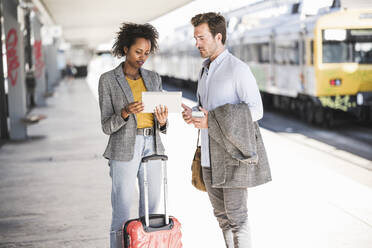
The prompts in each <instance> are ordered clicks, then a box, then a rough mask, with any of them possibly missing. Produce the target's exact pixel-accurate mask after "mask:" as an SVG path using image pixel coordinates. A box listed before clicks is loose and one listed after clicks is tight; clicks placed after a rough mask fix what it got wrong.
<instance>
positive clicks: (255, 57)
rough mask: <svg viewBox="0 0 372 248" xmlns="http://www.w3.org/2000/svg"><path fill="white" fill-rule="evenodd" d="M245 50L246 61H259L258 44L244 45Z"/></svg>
mask: <svg viewBox="0 0 372 248" xmlns="http://www.w3.org/2000/svg"><path fill="white" fill-rule="evenodd" d="M246 51H247V53H246V54H247V57H246V61H247V62H259V61H260V59H259V45H258V44H248V45H247V46H246Z"/></svg>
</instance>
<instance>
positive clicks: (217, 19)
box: [191, 12, 226, 44]
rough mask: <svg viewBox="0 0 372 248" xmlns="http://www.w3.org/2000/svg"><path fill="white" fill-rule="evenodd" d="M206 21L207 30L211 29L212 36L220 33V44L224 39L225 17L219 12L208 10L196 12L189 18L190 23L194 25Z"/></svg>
mask: <svg viewBox="0 0 372 248" xmlns="http://www.w3.org/2000/svg"><path fill="white" fill-rule="evenodd" d="M203 23H207V24H208V27H209V30H210V31H211V33H212V35H213V37H215V36H216V35H217V34H218V33H220V34H221V35H222V44H225V41H226V21H225V18H224V17H223V16H222V15H221V14H220V13H214V12H208V13H203V14H198V15H196V16H194V17H193V18H191V24H192V25H193V26H194V27H196V26H199V25H200V24H203Z"/></svg>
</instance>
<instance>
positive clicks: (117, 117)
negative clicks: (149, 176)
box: [98, 63, 168, 161]
mask: <svg viewBox="0 0 372 248" xmlns="http://www.w3.org/2000/svg"><path fill="white" fill-rule="evenodd" d="M122 66H123V63H121V64H120V65H119V66H118V67H116V68H115V69H113V70H111V71H108V72H106V73H103V74H102V75H101V77H100V79H99V85H98V95H99V106H100V109H101V125H102V130H103V132H104V133H105V134H107V135H110V138H109V141H108V144H107V147H106V150H105V152H104V154H103V156H104V157H105V158H107V159H112V160H120V161H130V160H132V158H133V153H134V145H135V141H136V135H137V117H136V115H134V114H131V115H129V119H128V120H127V121H125V120H124V119H123V118H122V117H121V110H122V109H123V108H124V106H126V105H127V104H129V103H131V102H134V98H133V94H132V90H131V88H130V86H129V84H128V82H127V80H126V79H125V76H124V72H123V69H122V68H123V67H122ZM140 73H141V76H142V79H143V81H144V83H145V86H146V88H147V90H148V91H162V85H161V78H160V76H159V74H157V73H156V72H153V71H149V70H145V69H142V68H141V69H140ZM167 126H168V123H167ZM162 132H163V133H166V128H165V129H164V130H163V131H162ZM155 133H156V145H157V146H156V150H157V153H158V154H164V146H163V144H162V143H161V140H160V136H159V127H157V128H156V131H155Z"/></svg>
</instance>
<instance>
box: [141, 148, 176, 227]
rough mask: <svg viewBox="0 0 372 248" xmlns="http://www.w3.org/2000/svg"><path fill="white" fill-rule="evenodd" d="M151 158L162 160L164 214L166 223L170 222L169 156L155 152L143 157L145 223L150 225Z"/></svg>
mask: <svg viewBox="0 0 372 248" xmlns="http://www.w3.org/2000/svg"><path fill="white" fill-rule="evenodd" d="M150 160H161V161H162V176H163V185H164V216H165V224H166V225H168V224H169V215H168V209H167V207H168V180H167V179H168V176H167V164H166V161H167V160H168V157H167V156H166V155H158V154H153V155H150V156H146V157H143V158H142V163H143V183H144V190H145V192H144V193H145V224H146V226H147V227H148V226H150V216H149V200H148V192H149V189H148V181H147V163H148V161H150Z"/></svg>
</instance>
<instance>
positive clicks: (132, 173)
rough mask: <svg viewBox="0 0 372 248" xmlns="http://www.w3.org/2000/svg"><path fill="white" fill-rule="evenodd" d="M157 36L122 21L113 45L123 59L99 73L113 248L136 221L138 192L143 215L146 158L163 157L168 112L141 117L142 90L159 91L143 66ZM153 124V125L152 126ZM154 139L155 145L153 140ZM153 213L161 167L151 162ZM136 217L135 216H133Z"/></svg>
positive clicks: (158, 80) (151, 29) (156, 206)
mask: <svg viewBox="0 0 372 248" xmlns="http://www.w3.org/2000/svg"><path fill="white" fill-rule="evenodd" d="M157 38H158V33H157V31H156V29H155V28H154V27H153V26H151V25H150V24H144V25H139V24H134V23H123V24H122V26H121V28H120V31H119V32H118V35H117V38H116V41H115V43H114V46H113V54H114V55H115V56H116V57H118V58H121V57H124V56H125V61H124V62H122V63H121V64H120V65H119V66H118V67H117V68H115V69H113V70H111V71H109V72H106V73H104V74H102V75H101V77H100V80H99V87H98V88H99V89H98V93H99V105H100V109H101V124H102V129H103V132H104V133H105V134H107V135H110V138H109V141H108V145H107V148H106V151H105V153H104V155H103V156H104V157H105V158H107V159H109V165H110V176H111V178H112V192H111V204H112V223H111V233H110V244H111V248H117V247H122V246H121V245H122V237H123V234H122V226H123V223H125V222H126V221H127V220H128V219H129V218H133V217H134V216H132V214H131V212H130V210H131V207H132V206H133V205H134V206H136V205H137V204H135V202H134V200H135V199H137V192H136V191H137V190H136V188H137V179H138V188H139V195H140V197H139V213H138V215H139V216H144V215H145V213H144V189H143V167H142V164H141V159H142V157H145V156H149V155H151V154H154V153H157V154H163V153H164V147H163V145H162V143H161V140H160V136H159V131H160V132H162V133H166V129H167V125H168V123H167V117H168V110H167V108H166V107H160V108H157V109H156V110H155V113H154V114H151V113H141V112H142V111H143V109H144V106H143V103H142V102H141V95H142V92H143V91H161V90H162V84H161V78H160V76H159V75H158V74H157V73H155V72H152V71H148V70H145V69H143V68H142V65H143V64H144V63H145V61H146V60H147V58H148V57H149V55H150V54H151V53H154V51H155V50H156V49H157V41H156V40H157ZM154 123H155V125H154ZM155 136H156V142H154V139H155ZM147 171H148V184H149V213H150V214H153V213H156V212H158V209H159V200H160V191H161V163H160V162H159V161H154V162H149V164H148V167H147ZM135 214H136V215H137V213H135Z"/></svg>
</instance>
